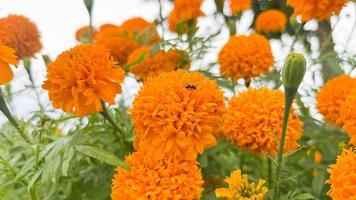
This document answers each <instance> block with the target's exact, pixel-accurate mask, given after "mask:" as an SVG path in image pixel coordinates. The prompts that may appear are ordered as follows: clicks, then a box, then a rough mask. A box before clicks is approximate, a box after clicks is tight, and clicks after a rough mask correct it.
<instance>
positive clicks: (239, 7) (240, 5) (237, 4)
mask: <svg viewBox="0 0 356 200" xmlns="http://www.w3.org/2000/svg"><path fill="white" fill-rule="evenodd" d="M251 6H252V0H230V9H231V12H232V14H233V15H236V14H238V13H240V12H242V11H244V10H248V9H250V8H251Z"/></svg>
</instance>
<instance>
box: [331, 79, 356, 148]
mask: <svg viewBox="0 0 356 200" xmlns="http://www.w3.org/2000/svg"><path fill="white" fill-rule="evenodd" d="M353 87H354V88H355V86H353ZM340 89H341V88H340V87H338V88H337V90H340ZM334 92H337V91H334ZM355 105H356V89H352V90H350V92H349V94H348V95H347V97H346V99H345V101H344V102H343V103H342V105H341V109H340V116H339V120H340V121H342V122H344V125H343V129H344V130H345V131H346V132H347V134H349V135H350V137H351V141H350V143H351V144H353V145H356V107H355Z"/></svg>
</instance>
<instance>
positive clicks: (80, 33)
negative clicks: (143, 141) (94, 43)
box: [75, 26, 96, 42]
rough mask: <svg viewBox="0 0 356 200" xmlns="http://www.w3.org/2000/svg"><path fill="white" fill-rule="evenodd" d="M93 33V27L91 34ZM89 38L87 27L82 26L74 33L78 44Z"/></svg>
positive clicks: (88, 28)
mask: <svg viewBox="0 0 356 200" xmlns="http://www.w3.org/2000/svg"><path fill="white" fill-rule="evenodd" d="M95 31H96V30H95V29H94V27H93V33H92V34H93V35H94V34H95ZM89 37H90V27H89V26H83V27H81V28H80V29H78V30H77V31H76V32H75V39H76V40H77V41H78V42H82V41H85V40H86V39H87V38H89Z"/></svg>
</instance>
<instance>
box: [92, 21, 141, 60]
mask: <svg viewBox="0 0 356 200" xmlns="http://www.w3.org/2000/svg"><path fill="white" fill-rule="evenodd" d="M94 38H95V42H96V43H98V44H101V45H104V46H105V47H106V48H107V49H108V50H109V52H110V54H111V55H112V56H113V58H114V59H115V61H117V62H118V64H119V65H120V66H122V65H124V64H125V63H126V62H127V58H128V56H129V55H130V53H132V52H133V51H134V50H135V49H137V48H139V47H140V44H139V43H138V42H137V41H135V40H133V39H131V38H129V37H128V36H127V35H125V30H124V29H122V28H120V27H106V28H102V29H100V31H98V32H97V33H96V34H95V37H94Z"/></svg>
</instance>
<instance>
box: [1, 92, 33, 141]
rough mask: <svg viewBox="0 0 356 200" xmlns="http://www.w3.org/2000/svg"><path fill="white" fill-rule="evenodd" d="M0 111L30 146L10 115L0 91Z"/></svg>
mask: <svg viewBox="0 0 356 200" xmlns="http://www.w3.org/2000/svg"><path fill="white" fill-rule="evenodd" d="M0 111H1V112H2V113H3V114H4V115H5V117H6V118H7V119H8V120H9V122H10V123H11V124H12V125H13V126H14V127H15V128H16V130H17V131H18V132H19V134H20V135H21V137H22V138H23V139H24V140H25V141H26V142H27V143H28V144H31V142H30V140H29V139H28V138H27V137H26V135H25V133H24V132H23V131H22V129H21V127H20V126H19V124H18V123H17V122H16V120H15V119H14V117H13V116H12V114H11V111H10V109H9V108H8V106H7V104H6V101H5V98H4V95H3V94H2V91H1V89H0Z"/></svg>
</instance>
